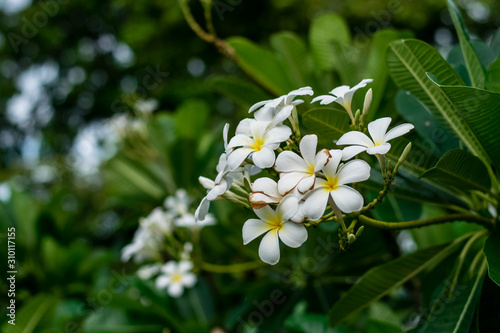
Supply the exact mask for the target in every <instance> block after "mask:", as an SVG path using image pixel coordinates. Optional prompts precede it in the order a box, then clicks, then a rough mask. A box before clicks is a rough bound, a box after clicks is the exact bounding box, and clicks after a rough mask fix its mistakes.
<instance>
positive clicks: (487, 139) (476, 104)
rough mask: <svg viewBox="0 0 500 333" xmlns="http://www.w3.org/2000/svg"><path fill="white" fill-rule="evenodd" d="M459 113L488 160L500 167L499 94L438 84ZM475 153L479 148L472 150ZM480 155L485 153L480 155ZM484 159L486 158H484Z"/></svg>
mask: <svg viewBox="0 0 500 333" xmlns="http://www.w3.org/2000/svg"><path fill="white" fill-rule="evenodd" d="M439 87H440V88H441V89H442V91H443V92H444V94H445V96H446V97H447V98H448V100H449V101H450V103H451V104H452V106H453V107H454V108H455V110H456V112H459V113H460V115H461V117H462V119H463V120H464V121H465V122H466V123H467V124H468V128H470V129H471V130H472V133H473V135H474V136H475V137H476V138H477V144H478V145H480V147H482V151H484V152H485V155H486V156H485V159H486V162H488V161H491V162H493V164H495V166H496V167H497V168H500V136H499V135H498V128H500V108H499V107H498V105H500V94H499V93H494V92H490V91H487V90H482V89H477V88H471V87H453V86H444V85H443V86H439ZM473 152H476V153H477V151H473ZM477 156H478V157H479V158H481V157H482V155H480V154H477ZM482 160H483V162H485V160H484V159H482Z"/></svg>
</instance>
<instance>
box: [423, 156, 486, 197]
mask: <svg viewBox="0 0 500 333" xmlns="http://www.w3.org/2000/svg"><path fill="white" fill-rule="evenodd" d="M421 178H428V179H432V180H434V181H435V182H436V183H441V184H443V185H445V186H447V187H450V188H453V189H455V190H457V191H462V190H480V191H485V192H487V191H489V189H490V187H491V181H490V177H489V176H488V170H487V169H486V167H485V165H484V164H483V163H482V162H481V160H480V159H478V158H477V157H475V156H474V155H472V154H470V153H468V152H466V151H464V150H461V149H453V150H450V151H449V152H447V153H446V154H444V155H443V157H441V158H440V159H439V161H438V162H437V164H436V166H435V167H433V168H431V169H429V170H427V171H426V172H425V173H424V174H423V175H422V176H421Z"/></svg>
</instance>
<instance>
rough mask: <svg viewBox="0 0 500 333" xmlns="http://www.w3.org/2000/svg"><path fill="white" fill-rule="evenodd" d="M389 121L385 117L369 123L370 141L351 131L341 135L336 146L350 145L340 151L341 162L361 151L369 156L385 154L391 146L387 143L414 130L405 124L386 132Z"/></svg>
mask: <svg viewBox="0 0 500 333" xmlns="http://www.w3.org/2000/svg"><path fill="white" fill-rule="evenodd" d="M391 121H392V119H391V118H390V117H385V118H380V119H377V120H374V121H372V122H371V123H369V124H368V132H369V133H370V136H371V137H372V138H371V139H370V138H369V137H368V136H367V135H366V134H364V133H362V132H359V131H351V132H347V133H345V134H344V135H342V136H341V137H340V139H339V140H338V141H337V144H338V145H352V146H349V147H345V148H344V149H343V150H342V155H343V156H342V158H343V160H348V159H350V158H352V157H353V156H356V155H357V154H359V153H361V152H363V151H366V152H367V153H368V154H370V155H375V154H380V155H383V154H386V153H387V152H388V151H389V149H391V144H390V143H388V142H387V141H389V140H392V139H394V138H397V137H399V136H401V135H404V134H406V133H408V132H409V131H411V130H412V129H413V128H414V126H413V125H412V124H408V123H406V124H401V125H398V126H396V127H394V128H393V129H391V130H390V131H389V132H387V128H389V125H390V123H391Z"/></svg>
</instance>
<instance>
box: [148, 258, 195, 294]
mask: <svg viewBox="0 0 500 333" xmlns="http://www.w3.org/2000/svg"><path fill="white" fill-rule="evenodd" d="M192 269H193V263H192V262H191V261H189V260H181V261H179V262H175V261H169V262H167V263H166V264H165V265H163V266H162V267H161V271H160V275H159V276H158V278H156V287H157V288H158V289H160V290H164V289H167V291H168V294H169V295H170V296H171V297H180V296H181V295H182V293H183V292H184V288H185V287H186V288H190V287H192V286H194V285H195V284H196V275H195V274H194V273H192V272H191V270H192Z"/></svg>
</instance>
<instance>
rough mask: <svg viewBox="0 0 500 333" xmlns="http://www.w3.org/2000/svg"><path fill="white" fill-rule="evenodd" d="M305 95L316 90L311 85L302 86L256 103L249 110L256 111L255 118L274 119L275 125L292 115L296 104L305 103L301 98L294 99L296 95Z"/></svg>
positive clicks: (310, 94) (311, 93)
mask: <svg viewBox="0 0 500 333" xmlns="http://www.w3.org/2000/svg"><path fill="white" fill-rule="evenodd" d="M304 95H309V96H312V95H314V91H313V90H312V89H311V87H302V88H299V89H297V90H293V91H291V92H289V93H288V94H286V95H283V96H280V97H278V98H275V99H271V100H267V101H262V102H258V103H255V104H254V105H252V107H251V108H250V110H249V111H248V112H249V113H251V112H254V111H255V113H254V117H255V119H257V120H262V121H272V122H273V125H277V124H280V123H282V122H283V121H284V120H285V119H287V118H288V117H290V115H291V114H292V110H293V108H294V107H295V106H296V105H299V104H301V103H304V101H303V100H301V99H297V100H294V99H295V97H297V96H304ZM256 110H257V111H256Z"/></svg>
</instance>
